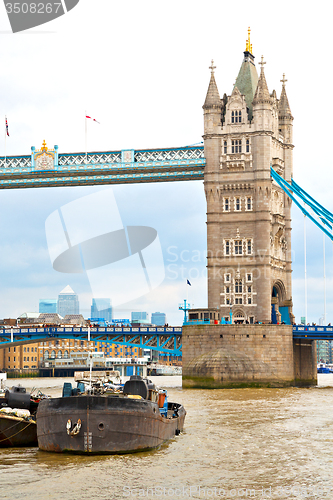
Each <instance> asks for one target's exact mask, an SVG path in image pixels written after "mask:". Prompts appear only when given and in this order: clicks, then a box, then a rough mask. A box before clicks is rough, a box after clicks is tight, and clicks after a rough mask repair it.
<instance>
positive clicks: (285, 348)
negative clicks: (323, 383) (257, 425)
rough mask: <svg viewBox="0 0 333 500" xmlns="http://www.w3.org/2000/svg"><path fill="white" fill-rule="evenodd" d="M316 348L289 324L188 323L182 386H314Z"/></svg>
mask: <svg viewBox="0 0 333 500" xmlns="http://www.w3.org/2000/svg"><path fill="white" fill-rule="evenodd" d="M315 349H316V347H315V342H314V341H310V340H295V341H294V340H293V332H292V326H290V325H259V324H254V325H247V324H245V325H244V324H243V325H220V324H219V325H191V326H184V327H183V387H188V388H190V387H192V388H211V389H217V388H233V387H235V388H236V387H288V386H310V385H316V384H317V365H316V351H315Z"/></svg>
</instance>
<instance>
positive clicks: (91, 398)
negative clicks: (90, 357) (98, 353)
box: [37, 376, 186, 454]
mask: <svg viewBox="0 0 333 500" xmlns="http://www.w3.org/2000/svg"><path fill="white" fill-rule="evenodd" d="M103 390H104V389H101V388H99V389H98V391H97V393H96V390H95V391H94V390H92V389H91V388H90V390H89V391H88V392H95V393H92V394H91V393H90V394H89V393H88V394H87V393H83V394H80V393H78V394H77V395H75V394H76V393H77V392H80V391H78V390H77V389H74V390H73V391H72V393H73V392H74V395H71V396H69V397H62V398H54V399H48V400H43V401H41V402H40V404H39V407H38V412H37V436H38V446H39V448H40V449H41V450H44V451H53V452H70V453H81V454H82V453H83V454H103V453H108V454H113V453H130V452H135V451H143V450H149V449H152V448H156V447H158V446H160V445H161V444H162V443H163V442H165V441H167V440H168V439H170V438H172V437H174V436H175V435H178V434H179V433H180V432H181V431H182V430H183V427H184V420H185V415H186V412H185V409H184V408H183V406H182V405H181V404H178V403H170V402H169V403H168V401H167V395H166V391H160V392H159V391H157V390H156V388H155V386H154V384H152V383H151V382H150V381H148V380H146V379H142V378H141V377H138V376H134V377H131V379H130V380H129V381H128V382H126V384H125V386H124V388H123V391H119V390H116V391H112V392H108V391H105V392H103Z"/></svg>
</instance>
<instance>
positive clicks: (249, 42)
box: [245, 27, 252, 54]
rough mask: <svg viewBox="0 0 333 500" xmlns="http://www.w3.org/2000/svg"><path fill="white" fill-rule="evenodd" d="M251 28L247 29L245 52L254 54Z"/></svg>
mask: <svg viewBox="0 0 333 500" xmlns="http://www.w3.org/2000/svg"><path fill="white" fill-rule="evenodd" d="M250 35H251V28H250V27H248V29H247V40H246V47H245V52H250V54H252V43H251V37H250Z"/></svg>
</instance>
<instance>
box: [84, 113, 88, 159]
mask: <svg viewBox="0 0 333 500" xmlns="http://www.w3.org/2000/svg"><path fill="white" fill-rule="evenodd" d="M84 119H85V149H86V163H88V145H87V111H85V112H84Z"/></svg>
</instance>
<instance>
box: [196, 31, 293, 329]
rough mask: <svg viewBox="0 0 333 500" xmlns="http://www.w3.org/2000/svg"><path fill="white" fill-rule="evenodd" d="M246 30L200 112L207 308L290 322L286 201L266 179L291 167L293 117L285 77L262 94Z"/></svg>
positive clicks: (244, 318)
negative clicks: (227, 73)
mask: <svg viewBox="0 0 333 500" xmlns="http://www.w3.org/2000/svg"><path fill="white" fill-rule="evenodd" d="M254 60H255V57H254V55H253V51H252V45H251V42H250V30H249V32H248V40H247V41H246V48H245V52H244V58H243V62H242V64H241V67H240V70H239V73H238V76H237V79H236V82H235V84H234V87H233V89H232V92H231V94H230V95H226V94H224V95H223V97H222V98H221V97H220V94H219V90H218V87H217V84H216V81H215V76H214V69H215V67H214V64H213V62H212V65H211V67H210V70H211V77H210V82H209V87H208V91H207V96H206V99H205V103H204V105H203V109H204V136H203V137H204V148H205V157H206V167H205V181H204V185H205V194H206V200H207V250H208V252H207V253H208V258H207V268H208V307H209V308H218V309H219V310H220V314H221V316H222V317H226V318H228V319H229V316H230V310H231V308H232V314H233V321H236V322H238V323H242V322H249V323H255V322H257V321H259V322H270V321H272V322H273V323H276V322H282V321H283V322H285V323H286V324H290V323H291V322H293V319H294V317H293V314H292V291H291V215H290V210H291V202H290V199H289V198H288V197H287V195H286V194H285V193H284V192H283V191H282V189H281V188H280V187H279V186H278V185H277V184H275V183H274V182H273V181H272V178H271V174H270V168H271V166H272V167H273V168H274V169H275V170H276V171H277V172H278V173H279V174H280V175H281V176H282V177H283V178H284V179H286V180H287V181H290V180H291V176H292V170H293V145H292V131H293V130H292V129H293V116H292V114H291V111H290V107H289V102H288V98H287V94H286V88H285V84H286V81H287V80H286V79H285V77H284V75H283V78H282V80H281V82H282V90H281V92H280V97H279V98H278V97H277V94H276V92H275V90H273V91H272V92H271V93H270V92H269V89H268V85H267V82H266V78H265V72H264V66H265V64H266V62H265V61H264V59H263V57H261V62H259V65H260V67H261V68H260V74H259V76H258V73H257V69H256V66H255V62H254Z"/></svg>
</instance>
